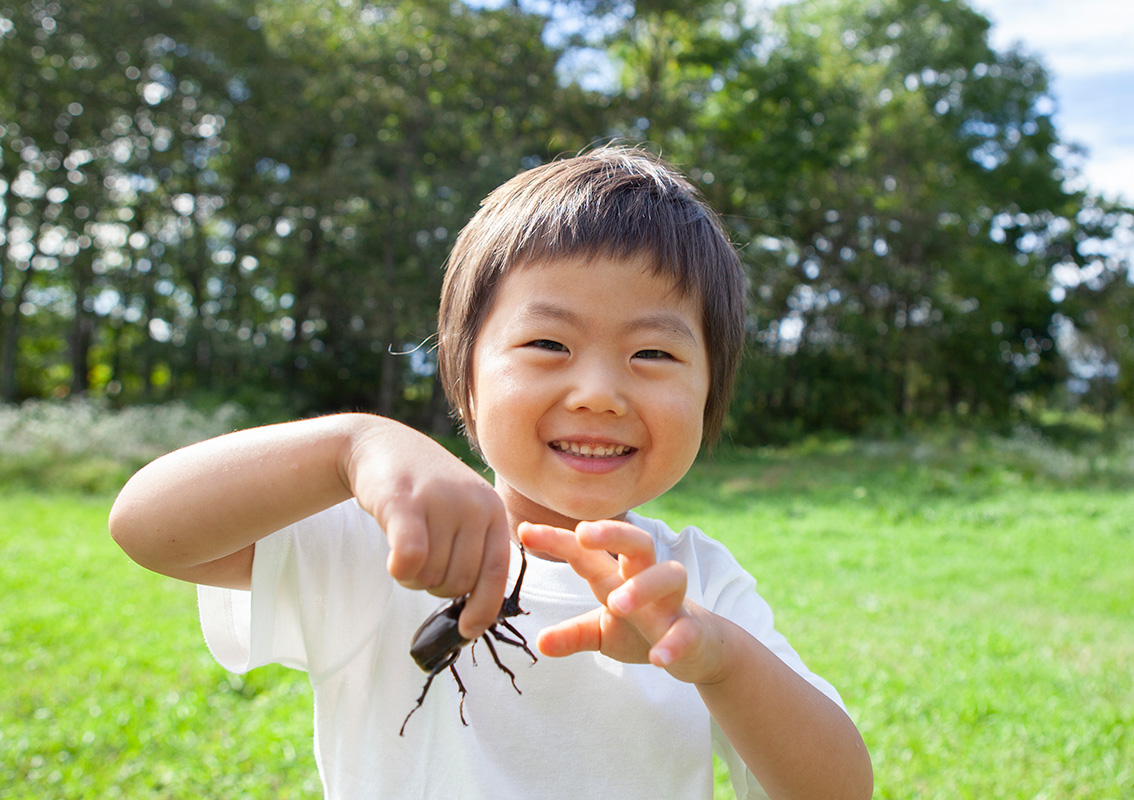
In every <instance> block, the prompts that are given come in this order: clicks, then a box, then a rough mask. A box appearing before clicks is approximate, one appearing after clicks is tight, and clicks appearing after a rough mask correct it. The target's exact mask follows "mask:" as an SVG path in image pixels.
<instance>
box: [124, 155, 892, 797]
mask: <svg viewBox="0 0 1134 800" xmlns="http://www.w3.org/2000/svg"><path fill="white" fill-rule="evenodd" d="M744 293H745V284H744V279H743V274H742V271H741V268H740V264H739V260H738V259H737V256H736V254H735V251H734V250H733V248H732V247H731V245H730V244H729V242H728V241H727V238H726V237H725V235H724V233H723V231H722V229H721V227H720V224H719V222H718V221H717V219H716V217H715V216H714V215H713V214H712V212H711V211H709V210H708V209H707V208H706V207H705V206H704V204H703V203H702V202H701V201H700V200H699V199H698V198H697V196H696V194H695V192H694V190H693V188H692V187H691V186H690V185H689V184H688V183H687V182H686V181H685V180H684V179H683V178H682V177H681V176H679V175H677V174H676V173H675V172H674V171H673V170H672V169H671V168H670V167H668V165H666V164H664V163H663V162H661V161H660V160H659V159H657V158H655V157H652V156H650V155H647V154H645V153H643V152H640V151H637V150H630V149H621V148H602V149H598V150H594V151H592V152H589V153H586V154H584V155H581V156H578V157H575V158H571V159H565V160H561V161H557V162H553V163H551V164H548V165H544V166H542V167H538V168H536V169H534V170H530V171H528V172H526V173H523V174H521V175H519V176H517V177H516V178H514V179H512V180H511V181H509V182H507V183H505V184H504V185H503V186H502V187H500V188H499V189H497V190H496V191H495V192H494V193H493V194H492V195H490V197H489V198H488V199H487V200H486V201H485V203H484V205H483V207H482V208H481V210H480V211H479V212H478V213H477V215H476V216H475V217H474V218H473V220H472V221H471V222H470V223H469V225H468V226H467V227H466V228H465V230H464V231H462V233H461V235H460V237H459V238H458V240H457V243H456V245H455V247H454V250H453V253H452V255H451V257H450V259H449V263H448V265H447V268H446V279H445V285H444V287H443V290H442V300H441V310H440V314H439V363H440V370H441V378H442V382H443V384H444V386H445V390H446V393H447V396H448V397H449V399H450V402H451V403H452V404H453V406H454V407H455V408H456V409H457V413H458V415H459V417H460V419H461V422H462V424H463V426H464V428H465V430H466V432H467V434H468V436H469V438H470V440H471V441H472V443H473V444H474V446H476V447H477V448H478V450H479V451H480V452H481V453H482V454H483V456H484V458H485V461H486V462H487V463H488V464H489V466H491V468H492V470H493V472H494V475H495V483H494V484H493V485H490V484H489V483H488V482H487V481H485V480H484V479H483V478H482V477H481V476H480V475H478V474H477V473H476V472H474V471H473V470H471V469H469V468H467V467H466V466H464V465H463V464H462V463H461V462H460V461H458V460H457V459H456V458H454V457H453V456H451V455H450V454H448V453H447V452H446V451H445V450H444V449H443V448H441V447H440V446H438V445H437V444H436V443H434V442H433V441H431V440H429V439H428V438H426V437H425V436H423V435H421V434H418V433H416V432H414V431H412V430H410V429H408V428H406V427H404V426H401V425H399V424H397V423H395V422H393V421H391V420H387V419H382V418H379V417H374V416H369V415H363V414H346V415H336V416H332V417H325V418H321V419H314V420H305V421H301V422H294V423H287V424H284V425H277V426H269V427H265V428H259V429H255V430H251V431H243V432H238V433H235V434H230V435H228V436H223V437H220V438H218V439H214V440H211V441H208V442H203V443H201V444H198V445H194V446H192V447H189V448H186V449H184V450H181V451H178V452H176V453H173V454H170V455H168V456H165V457H163V458H161V459H159V460H157V461H155V462H154V463H153V464H151V465H149V466H148V467H146V468H145V469H143V470H141V471H140V472H139V473H138V474H137V475H136V476H135V477H134V478H133V479H131V481H130V482H129V483H128V484H127V486H126V487H125V488H124V489H123V491H122V493H121V495H120V496H119V498H118V500H117V501H116V503H115V506H114V508H113V510H112V512H111V520H110V525H111V531H112V533H113V535H114V537H115V539H116V540H117V541H118V542H119V544H120V545H121V546H122V547H123V548H124V549H125V550H126V552H127V553H129V554H130V556H131V557H133V558H134V559H135V560H137V561H138V562H139V563H140V564H142V565H143V566H146V567H149V568H150V569H153V570H156V571H158V572H161V573H164V574H167V575H171V576H173V577H176V578H181V579H184V580H189V581H193V582H196V583H198V584H200V585H201V588H200V589H199V597H200V605H201V617H202V625H203V627H204V629H205V632H206V637H207V639H208V642H209V646H210V648H211V649H212V651H213V653H214V655H215V656H216V657H217V659H218V660H219V661H220V662H221V663H222V664H223V665H225V666H226V667H228V668H230V669H234V670H237V671H243V670H246V669H250V668H252V667H254V666H258V665H260V664H264V663H270V662H277V663H282V664H285V665H288V666H293V667H296V668H299V669H304V670H307V671H308V672H309V674H310V677H311V682H312V686H313V687H314V693H315V706H316V712H315V713H316V722H315V724H316V742H315V745H316V760H317V763H318V765H319V771H320V776H321V778H322V781H323V785H324V789H325V792H326V796H327V797H329V798H349V799H350V800H353V799H354V798H366V797H375V798H394V797H411V798H442V797H443V798H456V797H461V798H465V797H467V798H494V799H496V798H502V799H507V798H534V797H611V798H620V799H621V798H660V797H665V798H687V797H688V798H694V797H700V798H705V797H711V795H712V757H711V750H712V748H713V747H715V748H716V749H717V751H718V752H719V753H720V754H721V756H722V758H724V759H725V760H726V761H727V762H728V764H729V767H730V771H731V774H732V777H733V783H734V786H735V787H736V790H737V794H738V796H739V797H742V798H745V797H763V796H770V797H784V798H788V797H791V798H795V797H821V798H826V799H828V800H829V799H830V798H836V797H869V796H870V794H871V791H872V777H871V768H870V761H869V757H868V756H867V754H866V751H865V748H864V746H863V744H862V740H861V738H860V737H859V734H858V732H857V730H856V729H855V726H854V724H853V723H852V722H851V721H850V719H849V718H848V717H847V715H846V713H845V711H844V710H843V709H842V707H841V701H840V700H839V697H838V695H837V693H836V692H835V691H834V689H833V688H831V687H830V685H829V684H827V683H826V682H824V681H823V680H822V679H820V678H818V677H817V676H815V675H813V674H811V673H810V672H809V671H808V670H807V668H806V667H805V666H804V665H803V663H802V662H801V661H800V659H799V657H798V656H797V655H796V654H795V652H794V651H793V650H792V649H791V647H790V646H789V645H788V644H787V642H786V641H785V640H784V639H783V637H782V636H781V635H780V634H779V633H777V632H776V631H775V629H774V627H773V626H772V617H771V612H770V610H769V609H768V607H767V605H766V603H764V601H763V600H761V599H760V598H759V596H758V595H756V593H755V590H754V581H753V580H752V578H751V577H749V576H748V575H747V573H745V572H744V570H743V569H741V568H740V567H739V566H738V565H737V563H736V562H735V560H734V559H733V558H732V557H731V556H730V555H729V554H728V552H727V551H726V550H724V548H723V547H721V546H720V545H719V544H717V543H715V542H714V541H712V540H711V539H708V537H706V536H704V534H702V533H700V532H699V531H697V530H696V529H692V528H690V529H686V530H685V531H682V532H681V533H680V534H678V533H674V532H673V531H671V530H670V529H669V528H667V527H666V526H665V525H664V524H663V523H661V522H658V521H656V520H649V519H646V518H644V517H641V516H639V515H636V514H635V513H633V512H632V511H631V509H633V508H635V507H637V506H639V505H641V504H642V503H644V502H646V501H647V500H650V499H652V498H654V497H657V496H658V495H660V494H661V493H663V492H665V491H667V490H668V489H669V488H671V487H672V486H673V485H674V484H675V483H676V482H677V481H678V480H679V479H680V478H681V476H682V475H684V474H685V472H686V471H687V469H688V468H689V466H690V465H691V464H692V462H693V460H694V458H695V456H696V454H697V452H698V450H699V449H700V447H701V445H702V442H703V440H704V441H711V440H712V439H713V438H714V437H715V436H716V435H717V434H718V432H719V430H720V426H721V420H722V419H723V417H724V414H725V411H726V408H727V404H728V395H729V391H730V387H731V383H732V378H733V375H734V372H735V369H736V364H737V358H738V354H739V351H740V348H741V345H742V341H743V331H744V309H743V301H744ZM515 542H522V543H523V545H524V546H525V548H526V550H527V553H528V559H527V562H528V570H527V573H526V577H525V581H524V584H523V592H522V594H521V597H520V603H521V605H522V607H523V608H524V610H525V611H526V612H528V614H529V616H524V617H517V618H514V619H513V620H512V622H513V624H515V625H516V626H517V627H518V628H520V629H521V630H522V631H524V632H526V633H528V634H534V633H535V632H536V631H540V633H539V636H538V646H539V649H540V651H541V652H542V654H543V655H544V656H549V658H541V659H540V660H539V663H537V664H535V665H533V666H532V667H531V668H530V669H524V670H523V671H520V672H518V674H517V685H518V687H519V688H520V690H521V691H522V692H523V694H522V695H517V694H516V693H515V690H514V689H513V687H512V684H511V682H510V681H509V680H508V679H507V676H505V675H503V674H502V673H501V672H500V671H499V670H498V669H497V668H496V666H495V665H494V664H484V663H483V662H482V664H481V666H480V667H475V666H471V659H469V658H467V657H464V658H462V660H461V661H459V662H458V664H457V666H458V667H459V668H460V671H461V676H462V679H463V683H464V685H465V687H466V688H467V692H468V693H467V699H466V702H465V706H464V709H463V713H464V716H465V717H466V718H467V720H468V727H464V726H463V725H462V721H461V717H460V716H459V709H458V705H459V695H458V692H457V687H456V685H455V683H454V682H453V681H451V680H444V678H446V677H447V676H444V675H439V676H438V680H436V681H435V682H434V684H433V689H432V692H431V693H430V695H429V696H428V698H427V699H426V701H425V703H424V704H423V705H422V707H421V708H419V709H418V710H417V711H416V712H415V714H414V716H413V718H412V719H410V720H409V722H408V724H407V726H406V730H405V736H404V737H399V735H398V731H399V728H400V726H401V724H402V722H403V720H404V718H405V715H406V713H407V712H408V711H409V710H410V709H411V708H412V706H413V703H414V700H415V699H416V697H417V696H418V695H419V693H420V690H421V685H422V683H423V678H424V675H423V673H421V672H420V671H418V670H417V669H416V668H415V667H414V663H413V661H412V660H411V659H410V656H409V654H408V650H409V645H410V640H411V638H412V636H413V633H414V630H415V629H416V627H417V625H419V624H420V622H421V621H422V620H423V619H424V618H425V617H426V616H428V615H429V613H430V612H431V611H432V610H433V609H434V608H435V606H436V604H437V601H436V599H435V598H433V597H431V595H436V596H440V597H455V596H460V595H464V594H466V593H467V594H468V601H467V603H466V605H465V607H464V610H463V611H462V613H461V615H460V620H459V623H460V632H461V634H462V635H463V636H464V637H466V638H467V639H475V637H477V636H479V635H480V634H482V633H483V632H484V631H485V630H486V628H487V627H488V626H489V625H490V624H492V622H493V621H494V620H495V618H496V615H497V613H498V612H499V611H500V608H501V602H502V599H503V597H504V595H505V590H506V586H508V585H510V584H511V583H514V581H515V580H516V575H517V573H518V564H517V562H518V559H517V558H515V556H516V555H518V552H519V551H518V550H516V549H515V545H514V543H515ZM218 587H219V588H218ZM249 590H250V591H249ZM421 590H424V591H421ZM596 599H597V600H598V603H597V604H596V602H595V600H596ZM511 651H512V648H505V649H504V650H503V651H501V657H502V658H503V659H504V660H505V661H507V660H508V659H509V656H510V655H512V652H511ZM516 652H518V651H516ZM521 656H523V654H522V653H521ZM567 656H570V657H567ZM523 658H525V659H526V656H523ZM516 666H519V664H518V663H514V664H513V667H516Z"/></svg>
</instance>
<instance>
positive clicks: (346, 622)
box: [197, 500, 392, 679]
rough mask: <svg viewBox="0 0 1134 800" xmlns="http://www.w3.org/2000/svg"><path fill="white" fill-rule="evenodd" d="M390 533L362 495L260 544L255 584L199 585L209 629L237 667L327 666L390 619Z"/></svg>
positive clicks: (228, 664) (316, 671)
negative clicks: (361, 501) (245, 587)
mask: <svg viewBox="0 0 1134 800" xmlns="http://www.w3.org/2000/svg"><path fill="white" fill-rule="evenodd" d="M387 552H388V550H387V546H386V537H385V535H384V534H383V532H382V530H381V528H379V527H378V524H377V522H376V521H375V520H374V518H373V517H371V516H370V515H369V514H366V513H365V512H364V511H363V510H362V509H361V508H360V507H359V506H358V504H357V503H355V502H354V501H353V500H350V501H347V502H345V503H341V504H340V505H337V506H333V507H332V508H329V509H327V510H326V511H322V512H320V513H318V514H315V515H313V516H311V517H308V518H306V519H303V520H300V521H299V522H297V523H295V524H294V525H290V526H288V527H287V528H284V529H283V530H280V531H277V532H276V533H273V534H271V535H270V536H267V537H265V538H263V539H261V540H260V541H259V542H257V543H256V553H255V556H254V558H253V562H252V589H251V591H248V592H244V591H236V590H232V589H219V588H216V587H211V586H200V587H198V590H197V598H198V606H199V610H200V616H201V627H202V630H203V631H204V634H205V641H206V642H207V644H208V646H209V650H210V651H211V652H212V654H213V657H214V658H216V660H217V661H218V662H219V663H220V664H221V665H222V666H224V667H225V668H226V669H229V670H231V671H233V672H246V671H248V670H250V669H252V668H254V667H258V666H263V665H265V664H282V665H284V666H287V667H291V668H293V669H300V670H305V671H307V672H309V673H311V675H312V678H313V679H317V678H318V676H319V675H320V674H325V673H326V672H328V671H331V670H333V669H334V668H335V666H337V665H338V664H341V663H342V662H343V661H345V660H346V659H348V658H350V656H351V655H353V653H354V650H355V649H356V648H357V647H358V643H359V642H360V641H362V640H364V639H365V638H366V636H367V634H368V633H369V632H372V631H373V629H374V628H375V627H376V626H377V625H380V624H381V620H382V619H383V613H382V612H383V610H384V608H385V604H386V602H387V600H388V598H389V594H390V588H391V585H392V581H391V580H390V578H389V576H388V575H387V573H386V569H385V564H386V555H387Z"/></svg>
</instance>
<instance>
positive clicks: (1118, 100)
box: [969, 0, 1134, 203]
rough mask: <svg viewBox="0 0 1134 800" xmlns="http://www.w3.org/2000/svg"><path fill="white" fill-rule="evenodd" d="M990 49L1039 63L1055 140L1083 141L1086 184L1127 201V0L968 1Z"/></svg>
mask: <svg viewBox="0 0 1134 800" xmlns="http://www.w3.org/2000/svg"><path fill="white" fill-rule="evenodd" d="M969 4H970V5H971V6H972V7H973V8H975V9H977V10H979V11H980V12H981V13H983V14H985V15H986V16H987V17H988V18H989V19H990V20H992V22H993V28H992V31H991V36H992V43H993V45H994V46H995V47H996V48H997V49H1004V48H1006V47H1008V46H1010V45H1012V44H1017V43H1018V44H1020V45H1022V48H1023V50H1024V51H1025V52H1027V53H1028V54H1030V55H1032V56H1036V57H1038V58H1039V60H1040V61H1041V62H1042V63H1043V64H1044V65H1045V66H1046V67H1047V69H1048V75H1049V77H1050V78H1051V82H1052V89H1053V91H1052V93H1053V95H1054V99H1055V101H1056V104H1057V112H1056V126H1057V129H1058V130H1059V132H1060V136H1061V138H1062V140H1063V141H1065V142H1068V143H1076V144H1080V145H1083V146H1084V147H1086V148H1087V150H1088V154H1087V159H1086V162H1085V163H1084V165H1083V166H1084V169H1083V171H1084V175H1085V178H1086V182H1087V186H1088V187H1089V188H1090V189H1092V190H1094V191H1095V192H1097V193H1100V194H1102V195H1104V196H1106V197H1109V198H1112V199H1117V198H1122V199H1124V200H1125V201H1126V202H1128V203H1134V0H969Z"/></svg>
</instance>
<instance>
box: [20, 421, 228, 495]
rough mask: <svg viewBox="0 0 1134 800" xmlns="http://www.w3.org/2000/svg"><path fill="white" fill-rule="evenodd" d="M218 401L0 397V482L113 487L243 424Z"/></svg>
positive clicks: (31, 485)
mask: <svg viewBox="0 0 1134 800" xmlns="http://www.w3.org/2000/svg"><path fill="white" fill-rule="evenodd" d="M245 416H246V415H245V412H243V411H242V410H240V409H239V408H238V407H237V406H235V405H223V406H220V407H219V408H217V409H216V410H215V411H213V412H210V413H205V412H202V411H198V410H195V409H192V408H190V407H188V406H186V405H184V404H181V403H170V404H167V405H162V406H136V407H131V408H125V409H121V410H116V409H112V408H110V407H109V406H107V405H106V404H104V403H99V402H95V401H90V400H71V401H66V402H47V401H29V402H26V403H24V404H23V405H19V406H11V405H8V406H4V405H0V484H8V485H15V486H22V487H27V488H33V489H77V490H80V491H84V492H106V491H114V490H116V489H118V488H119V487H121V486H122V484H123V483H125V482H126V480H127V479H128V478H129V477H130V475H132V474H133V473H134V472H135V471H137V470H138V469H139V468H140V467H142V466H143V465H145V464H147V463H148V462H150V461H152V460H153V459H155V458H157V457H158V456H160V455H162V454H164V453H168V452H170V451H171V450H176V449H177V448H179V447H184V446H185V445H188V444H192V443H193V442H197V441H200V440H202V439H207V438H210V437H212V436H218V435H220V434H222V433H227V432H229V431H232V430H235V429H237V428H239V427H242V426H243V425H245V424H247V423H246V419H245Z"/></svg>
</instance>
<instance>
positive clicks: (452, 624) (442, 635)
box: [410, 597, 468, 672]
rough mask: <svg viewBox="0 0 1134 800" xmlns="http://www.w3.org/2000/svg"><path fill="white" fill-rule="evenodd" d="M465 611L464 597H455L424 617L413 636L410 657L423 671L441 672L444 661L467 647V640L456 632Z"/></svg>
mask: <svg viewBox="0 0 1134 800" xmlns="http://www.w3.org/2000/svg"><path fill="white" fill-rule="evenodd" d="M464 608H465V598H464V597H458V598H456V599H455V600H453V601H452V602H451V603H448V604H447V605H444V606H441V608H439V609H437V610H436V611H434V612H433V613H432V614H430V615H429V616H428V617H426V618H425V622H423V623H421V627H420V628H418V629H417V633H415V634H414V635H413V646H412V647H410V655H411V656H413V660H414V661H416V662H417V665H418V666H419V667H421V668H422V669H423V670H424V671H425V672H437V671H439V670H442V669H444V668H445V666H446V664H445V662H446V660H448V659H450V658H452V657H453V656H454V655H456V654H457V653H458V652H460V649H461V648H462V647H464V646H465V645H466V644H468V639H466V638H464V637H463V636H461V634H460V633H459V631H458V629H457V620H458V619H459V618H460V616H461V611H463V610H464Z"/></svg>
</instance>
